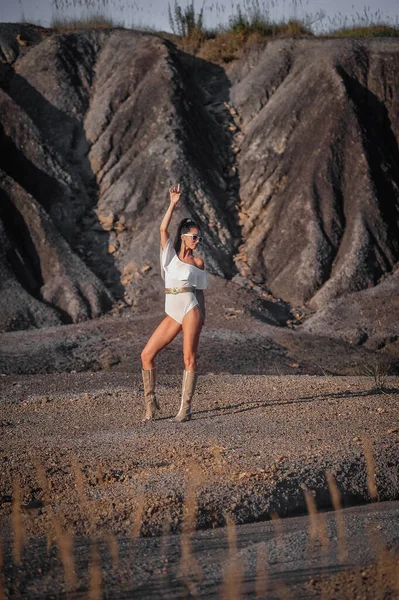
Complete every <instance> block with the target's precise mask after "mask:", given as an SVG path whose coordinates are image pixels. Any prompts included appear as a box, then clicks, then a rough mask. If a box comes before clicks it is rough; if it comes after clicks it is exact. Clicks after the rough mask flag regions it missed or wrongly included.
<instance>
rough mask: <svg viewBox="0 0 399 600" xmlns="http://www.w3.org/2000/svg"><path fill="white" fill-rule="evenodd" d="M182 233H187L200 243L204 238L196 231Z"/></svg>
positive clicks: (186, 234)
mask: <svg viewBox="0 0 399 600" xmlns="http://www.w3.org/2000/svg"><path fill="white" fill-rule="evenodd" d="M182 235H185V236H187V237H190V238H193V242H199V243H201V242H202V240H203V239H204V238H202V237H201V236H200V235H197V234H196V233H183V234H182Z"/></svg>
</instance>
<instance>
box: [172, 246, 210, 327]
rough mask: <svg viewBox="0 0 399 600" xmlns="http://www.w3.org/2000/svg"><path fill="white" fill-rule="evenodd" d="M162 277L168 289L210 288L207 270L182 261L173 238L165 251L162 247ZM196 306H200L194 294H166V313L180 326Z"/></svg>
mask: <svg viewBox="0 0 399 600" xmlns="http://www.w3.org/2000/svg"><path fill="white" fill-rule="evenodd" d="M161 275H162V279H164V280H165V287H166V288H173V287H179V288H184V287H191V286H194V287H195V288H196V289H197V290H206V288H207V287H208V284H207V275H206V270H205V269H200V268H199V267H196V266H195V265H189V264H188V263H186V262H183V261H182V260H180V258H179V257H178V256H177V254H176V251H175V249H174V247H173V243H172V239H171V238H169V239H168V241H167V242H166V244H165V247H164V249H163V250H162V247H161ZM194 306H199V304H198V300H197V298H196V296H195V293H194V292H182V293H180V294H165V312H166V314H167V315H169V316H170V317H172V319H174V320H175V321H177V322H178V323H180V324H181V323H182V322H183V317H184V316H185V315H186V314H187V313H188V312H189V311H190V310H191V309H192V308H194ZM200 310H201V309H200Z"/></svg>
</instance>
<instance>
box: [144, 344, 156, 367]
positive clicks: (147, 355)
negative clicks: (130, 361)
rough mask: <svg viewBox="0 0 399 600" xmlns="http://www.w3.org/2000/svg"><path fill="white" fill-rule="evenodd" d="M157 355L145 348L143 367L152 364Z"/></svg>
mask: <svg viewBox="0 0 399 600" xmlns="http://www.w3.org/2000/svg"><path fill="white" fill-rule="evenodd" d="M154 358H155V355H154V353H153V352H151V351H150V350H148V349H147V348H144V350H143V351H142V353H141V362H142V364H143V365H146V364H148V363H152V361H153V360H154Z"/></svg>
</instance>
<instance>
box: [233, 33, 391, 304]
mask: <svg viewBox="0 0 399 600" xmlns="http://www.w3.org/2000/svg"><path fill="white" fill-rule="evenodd" d="M398 71H399V44H398V43H397V42H396V41H391V40H388V41H366V42H363V41H362V42H360V41H347V40H316V41H311V40H300V41H292V40H285V41H278V42H275V43H273V44H269V45H268V47H267V48H266V50H265V52H264V53H263V55H262V56H261V57H260V59H259V61H258V63H257V65H256V66H255V67H254V68H252V69H251V70H250V71H249V73H247V74H246V75H245V74H242V73H239V74H238V76H241V79H240V80H239V81H238V82H237V83H236V84H235V86H234V87H233V89H232V101H233V104H234V106H235V108H236V109H237V111H238V113H239V115H240V117H241V135H242V136H243V141H242V144H241V152H240V154H239V172H240V183H241V187H240V194H241V199H242V213H243V214H242V219H241V221H242V227H243V239H244V244H243V246H242V248H241V257H240V256H239V257H238V264H239V266H240V269H241V271H242V272H243V273H244V274H245V275H246V276H249V277H251V278H256V279H257V280H258V281H259V282H260V283H265V284H267V286H268V287H269V288H270V289H271V291H272V292H273V294H275V295H277V296H281V297H283V298H284V299H285V300H288V301H290V302H293V303H296V304H299V305H303V304H304V303H310V305H311V306H312V307H314V308H319V307H324V306H326V304H327V303H328V302H329V301H331V300H332V299H335V298H337V297H340V296H342V295H343V294H345V293H347V292H353V291H358V290H361V289H365V288H367V287H370V286H373V285H375V284H376V283H377V282H378V281H379V279H380V278H381V276H382V275H384V274H386V273H389V272H390V271H391V270H392V269H393V267H394V265H395V264H396V263H397V261H398V257H399V236H398V224H399V220H398V208H399V202H398V200H399V198H398V184H399V177H398V173H399V171H398V167H399V152H398V142H397V140H398V135H399V120H398V114H399V111H398V108H399V83H398ZM243 75H244V76H243ZM233 76H234V73H233ZM240 259H241V263H240Z"/></svg>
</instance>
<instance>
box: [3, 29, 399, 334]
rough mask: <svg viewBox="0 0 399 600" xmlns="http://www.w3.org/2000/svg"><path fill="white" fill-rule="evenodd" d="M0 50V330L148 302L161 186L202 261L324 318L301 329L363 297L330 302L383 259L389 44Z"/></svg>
mask: <svg viewBox="0 0 399 600" xmlns="http://www.w3.org/2000/svg"><path fill="white" fill-rule="evenodd" d="M0 49H1V52H2V54H1V55H0V56H1V58H2V61H3V62H2V63H0V105H1V108H2V110H1V115H2V116H1V118H0V140H1V145H2V148H4V149H5V152H2V155H1V159H0V168H1V169H2V171H3V172H4V175H3V176H2V178H1V190H2V192H1V194H2V196H1V198H2V207H1V213H0V218H1V220H2V224H3V225H2V241H3V244H4V245H5V247H7V248H8V251H7V252H5V253H4V252H3V253H2V256H1V261H2V267H1V268H2V270H3V271H4V272H6V273H7V274H8V275H7V281H8V282H9V283H7V285H6V284H5V283H4V284H3V286H2V292H1V304H2V306H3V305H5V304H7V310H6V311H5V312H4V317H3V320H2V322H1V323H0V326H1V328H2V329H3V330H7V329H16V328H23V327H29V326H42V325H45V324H54V323H56V322H59V323H60V322H66V321H71V320H72V321H79V320H82V319H84V318H90V317H95V316H97V315H99V314H101V313H102V312H104V311H106V310H108V309H109V307H110V306H111V304H112V300H113V299H121V300H124V301H125V302H127V303H128V304H130V305H132V306H133V307H134V309H135V311H137V312H140V306H141V304H142V300H143V298H144V297H145V298H146V299H147V298H154V299H156V298H157V299H158V298H159V295H160V292H161V281H160V278H159V277H158V244H159V242H158V235H159V234H158V221H159V218H160V215H161V212H163V211H164V209H165V205H166V203H167V189H168V187H169V185H170V183H171V182H172V181H178V180H180V181H181V182H182V186H183V191H184V195H183V202H184V208H183V209H182V210H180V215H179V217H183V216H186V215H190V216H192V217H194V218H197V219H199V220H200V221H201V223H202V228H203V235H204V238H205V244H204V254H205V257H206V260H207V264H208V267H209V270H210V271H211V272H212V273H213V274H215V275H218V276H221V277H223V278H227V279H231V278H235V281H237V282H238V283H241V284H244V285H250V286H255V287H256V289H258V290H259V293H261V294H262V293H266V294H269V293H271V294H273V295H274V296H275V297H280V298H282V299H283V300H285V301H287V302H289V303H291V304H292V305H295V306H305V305H308V306H309V308H310V310H311V311H315V310H316V311H320V310H326V311H327V313H326V312H320V313H316V317H314V318H313V320H312V323H313V324H312V325H309V327H310V328H312V327H315V328H316V324H317V323H319V325H317V327H318V332H320V328H321V329H322V330H323V333H329V332H330V331H331V332H333V331H335V332H336V331H337V329H336V328H335V325H334V324H333V321H331V319H330V320H328V319H325V318H324V316H323V315H325V314H328V315H330V314H331V310H334V309H333V308H330V303H331V302H335V301H338V302H341V301H342V303H343V305H340V308H339V310H340V315H341V316H342V315H343V312H342V311H341V308H342V306H345V307H346V306H348V307H350V306H351V303H352V302H353V301H355V302H356V303H359V302H360V305H361V306H363V302H368V298H367V294H366V293H365V294H364V295H360V296H359V297H357V296H356V294H355V296H356V300H354V298H355V296H353V297H352V296H351V297H350V298H349V300H348V304H346V300H344V298H345V297H346V295H348V294H353V293H357V292H359V291H361V290H367V289H368V288H370V287H373V286H375V285H376V284H378V283H379V282H380V280H381V278H383V277H386V276H388V277H389V276H390V275H389V274H390V273H391V272H392V270H393V269H394V268H395V265H397V262H398V257H399V235H398V224H399V220H398V187H399V176H398V172H399V170H398V167H399V152H398V144H397V139H398V134H399V118H398V114H399V111H398V108H399V107H398V102H399V101H398V98H399V83H398V81H399V78H398V71H399V43H398V42H397V41H396V40H368V41H356V40H355V41H353V40H308V39H307V40H280V41H275V42H273V43H270V44H269V45H268V46H267V48H266V49H265V50H264V51H262V52H261V53H258V54H256V55H255V54H253V55H252V54H251V55H248V56H247V57H244V58H243V59H242V60H241V61H240V62H238V63H236V64H235V65H234V66H233V67H231V68H230V70H229V72H228V73H227V72H226V71H225V70H224V69H222V68H221V67H219V66H217V65H213V64H210V63H207V62H205V61H203V60H200V59H197V58H194V57H191V56H188V55H186V54H184V53H182V52H179V51H178V50H176V48H175V47H174V46H173V45H171V44H170V43H168V42H166V41H165V40H162V39H160V38H158V37H157V36H155V35H150V34H143V33H139V32H134V31H125V30H96V31H82V32H78V33H68V34H62V35H55V34H54V35H49V34H48V33H47V34H46V33H45V31H44V30H42V29H40V28H37V29H35V28H32V27H30V28H27V29H26V31H25V29H24V30H23V31H22V29H21V31H17V29H16V26H15V25H2V26H1V27H0ZM33 206H35V208H34V209H33V208H32V207H33ZM32 211H33V212H34V214H35V215H36V216H35V218H33V217H32V214H33V212H32ZM177 220H178V219H176V221H177ZM44 223H45V225H44ZM27 231H28V232H29V235H28V236H27V235H25V234H26V232H27ZM50 232H51V233H50ZM392 277H393V276H392ZM396 281H397V278H393V279H392V282H391V283H390V284H389V289H390V290H391V291H390V293H392V294H393V295H395V291H396V290H397V285H396ZM377 287H378V289H381V290H382V293H385V291H384V290H385V287H380V286H377ZM10 289H15V290H16V293H15V295H14V297H15V302H14V303H13V305H10V304H9V302H8V299H9V294H10ZM376 289H377V288H376ZM362 294H363V292H362ZM363 298H364V300H363ZM337 299H339V300H337ZM333 306H335V305H334V304H333V305H331V307H333ZM387 306H388V305H387ZM347 314H348V318H347V320H346V321H345V322H344V321H342V328H341V329H342V335H343V337H344V338H345V339H348V337H350V335H352V334H350V335H349V333H348V332H349V329H348V328H350V327H349V325H350V326H352V322H353V317H354V315H356V313H354V312H353V311H352V312H351V310H350V309H349V308H348V313H347ZM369 318H370V319H372V323H371V322H370V327H369V329H370V331H368V332H366V334H367V337H370V336H371V337H373V335H374V334H373V332H372V331H371V330H372V329H373V328H374V329H375V318H374V317H373V315H371V314H370V315H369ZM317 319H318V320H317ZM373 319H374V320H373ZM386 321H387V327H386V334H384V335H383V336H382V337H384V336H385V337H384V340H383V343H386V342H387V340H388V339H391V338H392V336H393V335H394V333H393V332H392V323H393V322H394V313H392V312H390V313H389V314H388V316H387V318H386ZM345 328H347V329H345ZM310 330H311V329H310ZM336 335H337V334H336ZM340 335H341V334H340ZM373 343H374V342H373ZM378 343H379V342H378ZM374 345H375V344H374Z"/></svg>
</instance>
